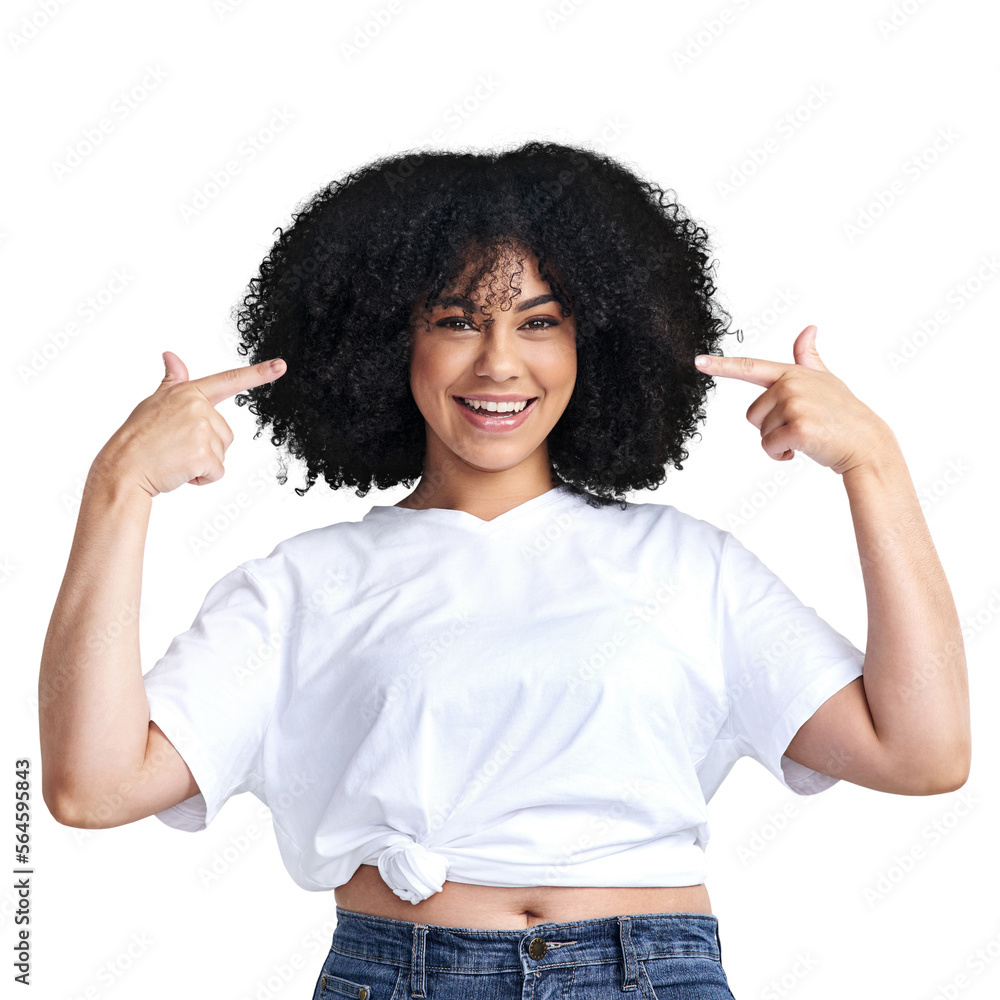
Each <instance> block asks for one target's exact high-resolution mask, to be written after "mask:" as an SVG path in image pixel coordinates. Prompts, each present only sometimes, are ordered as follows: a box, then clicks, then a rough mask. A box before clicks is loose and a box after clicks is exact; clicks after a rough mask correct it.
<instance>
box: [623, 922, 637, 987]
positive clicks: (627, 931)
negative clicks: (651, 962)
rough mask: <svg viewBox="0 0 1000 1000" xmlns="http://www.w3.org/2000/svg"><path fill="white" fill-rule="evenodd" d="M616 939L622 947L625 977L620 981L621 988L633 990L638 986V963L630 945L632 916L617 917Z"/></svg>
mask: <svg viewBox="0 0 1000 1000" xmlns="http://www.w3.org/2000/svg"><path fill="white" fill-rule="evenodd" d="M618 941H619V943H620V944H621V948H622V962H623V963H624V968H625V979H624V981H623V982H622V989H623V990H635V989H638V988H639V980H638V978H637V976H638V965H637V962H636V957H635V948H634V946H633V945H632V918H631V917H619V918H618Z"/></svg>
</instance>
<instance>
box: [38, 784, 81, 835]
mask: <svg viewBox="0 0 1000 1000" xmlns="http://www.w3.org/2000/svg"><path fill="white" fill-rule="evenodd" d="M42 801H43V802H44V803H45V807H46V808H47V809H48V811H49V815H50V816H51V817H52V818H53V819H54V820H55V821H56V822H57V823H60V824H62V826H71V827H77V828H80V826H81V823H80V813H79V811H78V810H77V809H76V807H75V805H74V804H73V801H72V799H70V797H69V796H68V795H67V794H66V793H65V792H63V791H59V790H53V789H51V788H48V787H46V786H45V785H44V784H43V785H42Z"/></svg>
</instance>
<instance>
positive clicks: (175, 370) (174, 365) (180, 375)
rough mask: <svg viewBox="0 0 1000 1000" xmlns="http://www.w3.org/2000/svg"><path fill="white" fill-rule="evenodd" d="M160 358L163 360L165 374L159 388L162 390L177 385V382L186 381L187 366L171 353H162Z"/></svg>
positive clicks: (187, 377) (187, 376)
mask: <svg viewBox="0 0 1000 1000" xmlns="http://www.w3.org/2000/svg"><path fill="white" fill-rule="evenodd" d="M160 357H161V358H163V366H164V369H165V374H164V376H163V381H162V382H160V385H159V388H161V389H163V388H165V387H166V386H171V385H177V383H178V382H187V381H188V379H189V377H190V376H189V375H188V370H187V366H186V365H185V364H184V362H183V361H181V359H180V358H179V357H177V355H176V354H174V352H173V351H164V352H163V353H162V354H161V355H160Z"/></svg>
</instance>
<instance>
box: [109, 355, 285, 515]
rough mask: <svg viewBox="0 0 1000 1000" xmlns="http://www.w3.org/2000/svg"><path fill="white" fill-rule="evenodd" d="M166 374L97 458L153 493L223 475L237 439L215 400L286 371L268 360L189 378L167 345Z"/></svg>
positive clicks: (249, 387)
mask: <svg viewBox="0 0 1000 1000" xmlns="http://www.w3.org/2000/svg"><path fill="white" fill-rule="evenodd" d="M163 360H164V363H165V365H166V375H164V377H163V381H162V382H161V383H160V385H159V387H158V388H157V389H156V391H155V392H154V393H153V394H152V395H151V396H147V397H146V398H145V399H144V400H143V401H142V402H141V403H140V404H139V405H138V406H137V407H136V408H135V409H134V410H133V411H132V412H131V413H130V414H129V417H128V419H127V420H126V421H125V423H124V424H122V425H121V427H119V428H118V430H117V431H115V433H114V434H113V435H112V437H111V438H110V440H109V441H108V442H107V444H105V446H104V447H103V448H102V449H101V450H100V452H99V453H98V455H97V458H95V459H94V467H97V468H98V469H99V470H100V471H101V472H102V473H107V474H111V475H114V476H117V477H127V478H129V479H131V480H133V481H134V482H135V483H136V484H138V485H139V486H140V487H141V488H142V489H144V490H145V491H146V492H147V493H148V494H149V495H150V496H151V497H155V496H156V495H157V494H158V493H169V492H170V491H171V490H175V489H177V487H178V486H183V484H184V483H192V484H193V485H195V486H204V485H205V484H206V483H214V482H215V481H216V480H217V479H221V478H222V476H223V474H224V472H225V469H224V468H223V464H222V463H223V459H224V457H225V454H226V449H227V448H228V447H229V446H230V445H231V444H232V443H233V432H232V431H231V430H230V429H229V424H227V423H226V421H225V420H223V418H222V417H221V416H220V415H219V413H218V412H217V411H216V409H215V407H216V404H218V403H220V402H222V400H224V399H227V398H228V397H230V396H235V395H236V393H238V392H244V391H245V390H247V389H252V388H254V387H255V386H258V385H264V384H265V383H267V382H273V381H275V380H276V379H278V378H280V377H281V376H282V375H284V373H285V371H286V365H285V363H284V361H282V360H281V359H275V360H277V361H278V362H279V366H280V367H279V369H278V371H276V372H275V371H271V368H270V364H271V362H269V361H262V362H261V363H260V364H258V365H248V366H247V367H245V368H232V369H230V370H228V371H222V372H216V374H214V375H205V376H204V377H203V378H196V379H189V377H188V370H187V367H186V366H185V364H184V362H183V361H181V359H180V358H179V357H178V356H177V355H176V354H174V353H173V351H164V352H163Z"/></svg>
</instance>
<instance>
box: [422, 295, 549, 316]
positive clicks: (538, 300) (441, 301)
mask: <svg viewBox="0 0 1000 1000" xmlns="http://www.w3.org/2000/svg"><path fill="white" fill-rule="evenodd" d="M557 301H558V299H556V297H555V296H554V295H536V296H535V297H534V298H533V299H528V300H527V301H526V302H522V303H521V304H520V305H519V306H517V307H516V308H515V309H514V312H525V311H526V310H528V309H534V308H535V306H540V305H542V304H543V303H545V302H557ZM428 305H430V306H432V307H433V306H443V307H445V308H448V307H449V306H458V307H459V308H461V309H463V310H465V311H466V312H470V313H474V312H478V311H479V310H478V309H477V308H476V307H475V305H474V304H473V303H472V301H471V300H470V299H467V298H464V297H463V296H461V295H445V296H442V297H441V298H437V299H431V301H430V302H429V303H428Z"/></svg>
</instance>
